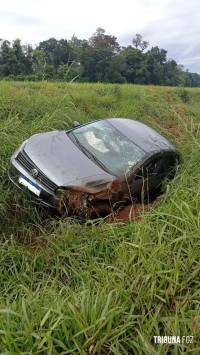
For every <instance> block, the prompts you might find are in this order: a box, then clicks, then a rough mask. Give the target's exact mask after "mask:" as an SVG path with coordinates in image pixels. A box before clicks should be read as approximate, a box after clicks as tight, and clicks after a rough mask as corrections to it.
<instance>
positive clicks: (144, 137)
mask: <svg viewBox="0 0 200 355" xmlns="http://www.w3.org/2000/svg"><path fill="white" fill-rule="evenodd" d="M106 120H107V121H108V122H109V123H110V124H111V125H112V126H114V127H115V128H116V129H117V130H118V131H120V132H121V133H122V134H124V135H125V136H126V137H127V138H129V139H130V140H131V141H132V142H134V143H135V144H137V145H138V146H139V147H140V148H142V149H143V150H145V151H146V152H147V153H150V152H152V151H155V150H156V151H163V150H173V151H176V148H175V147H174V146H173V145H172V144H171V143H170V142H169V141H168V140H167V139H165V138H164V137H163V136H161V134H159V133H158V132H156V131H154V129H152V128H150V127H149V126H147V125H146V124H144V123H141V122H139V121H136V120H133V119H128V118H107V119H106Z"/></svg>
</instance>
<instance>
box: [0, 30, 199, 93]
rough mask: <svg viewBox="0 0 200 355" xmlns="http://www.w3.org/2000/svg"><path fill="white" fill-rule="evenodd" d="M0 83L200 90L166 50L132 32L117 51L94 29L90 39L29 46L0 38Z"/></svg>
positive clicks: (196, 76)
mask: <svg viewBox="0 0 200 355" xmlns="http://www.w3.org/2000/svg"><path fill="white" fill-rule="evenodd" d="M0 79H1V80H30V81H38V80H44V79H45V80H61V81H71V80H76V81H79V82H109V83H133V84H144V85H149V84H150V85H167V86H187V87H199V86H200V75H199V74H197V73H191V72H189V71H188V70H186V71H185V70H184V67H183V66H182V65H179V64H178V63H177V62H176V61H175V60H174V59H168V58H167V51H166V50H165V49H162V48H159V47H158V46H155V47H151V48H150V49H149V42H148V41H145V40H143V37H142V36H141V35H140V34H136V35H135V37H134V38H133V40H132V44H131V45H129V46H127V47H121V46H120V45H119V43H118V42H117V38H116V37H115V36H112V35H107V34H106V33H105V30H104V29H102V28H97V30H96V32H95V33H94V34H93V35H92V36H91V37H90V38H89V39H88V40H85V39H83V40H82V39H78V38H77V37H76V36H73V37H72V38H71V39H70V40H67V39H60V40H57V39H55V38H49V39H48V40H46V41H42V42H40V43H39V45H37V46H36V47H35V48H33V46H32V45H30V44H27V45H22V44H21V40H20V39H16V40H14V41H13V43H11V42H10V41H8V40H0Z"/></svg>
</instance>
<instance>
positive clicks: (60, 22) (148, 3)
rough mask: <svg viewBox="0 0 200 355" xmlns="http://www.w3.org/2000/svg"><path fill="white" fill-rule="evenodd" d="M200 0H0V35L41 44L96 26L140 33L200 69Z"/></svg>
mask: <svg viewBox="0 0 200 355" xmlns="http://www.w3.org/2000/svg"><path fill="white" fill-rule="evenodd" d="M199 24H200V1H199V0H123V1H120V0H119V1H117V0H99V1H96V0H71V1H67V0H54V1H52V0H0V38H2V39H7V40H9V41H13V40H14V39H16V38H20V39H21V40H22V44H26V43H29V44H32V45H37V44H39V42H42V41H44V40H47V39H49V38H50V37H55V38H56V39H61V38H64V39H70V38H71V37H72V36H73V35H74V34H75V36H76V37H78V38H79V39H88V38H89V37H91V36H92V34H93V33H94V32H95V30H96V29H97V28H98V27H102V28H104V29H105V30H106V34H108V35H113V36H115V37H117V40H118V43H119V44H120V45H121V46H123V45H124V46H127V45H131V42H132V39H133V37H135V34H136V33H139V34H141V35H142V36H143V39H144V40H146V41H149V42H150V47H149V48H151V47H152V46H158V47H159V48H164V49H165V50H167V58H168V59H175V60H176V61H177V62H178V64H182V65H184V69H189V71H191V72H197V73H199V74H200V25H199Z"/></svg>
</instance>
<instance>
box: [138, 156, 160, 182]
mask: <svg viewBox="0 0 200 355" xmlns="http://www.w3.org/2000/svg"><path fill="white" fill-rule="evenodd" d="M162 163H163V159H162V158H155V159H153V160H151V161H150V162H148V163H147V164H146V165H145V166H143V168H142V169H140V170H139V171H138V173H137V174H136V175H135V177H134V182H137V181H138V182H139V181H141V180H146V179H149V178H153V177H156V176H157V175H158V174H160V173H161V171H160V168H161V166H162Z"/></svg>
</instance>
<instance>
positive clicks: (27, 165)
mask: <svg viewBox="0 0 200 355" xmlns="http://www.w3.org/2000/svg"><path fill="white" fill-rule="evenodd" d="M16 160H17V162H18V163H19V164H20V165H21V166H23V168H24V169H25V170H26V171H28V172H29V173H30V172H31V170H32V169H37V170H38V176H37V179H36V180H38V181H40V182H41V184H42V185H44V186H45V187H47V188H48V189H50V190H51V191H55V190H56V189H57V188H58V186H57V185H56V184H54V182H52V181H51V180H50V179H49V178H48V177H47V176H46V175H44V174H43V173H42V172H41V171H40V170H39V169H38V167H37V166H36V165H35V164H34V163H33V161H32V160H31V159H30V158H29V157H28V155H27V154H26V153H25V152H24V151H21V152H19V154H18V156H17V158H16Z"/></svg>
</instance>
